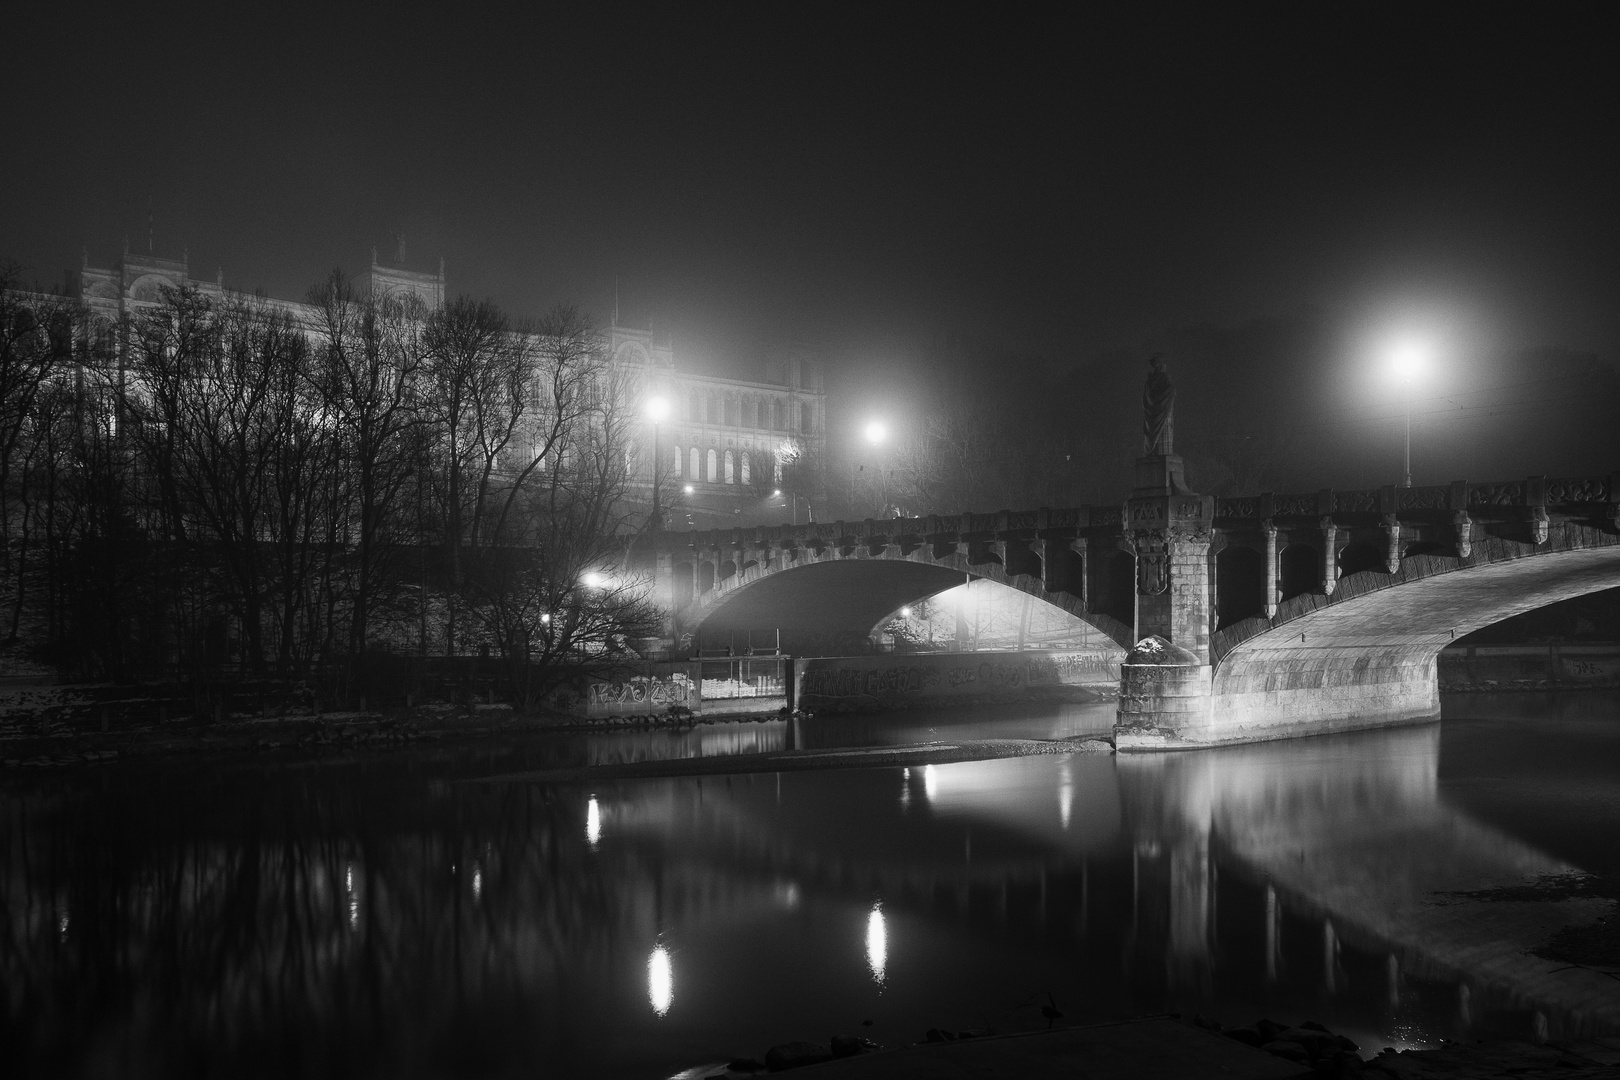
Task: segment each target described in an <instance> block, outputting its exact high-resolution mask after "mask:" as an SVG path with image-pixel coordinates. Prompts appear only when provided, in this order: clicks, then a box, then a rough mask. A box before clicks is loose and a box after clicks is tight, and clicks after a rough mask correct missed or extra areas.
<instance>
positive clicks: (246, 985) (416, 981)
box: [0, 777, 656, 1075]
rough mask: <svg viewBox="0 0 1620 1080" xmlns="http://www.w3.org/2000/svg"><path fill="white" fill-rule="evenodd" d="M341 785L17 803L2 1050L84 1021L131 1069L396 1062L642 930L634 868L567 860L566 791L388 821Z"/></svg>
mask: <svg viewBox="0 0 1620 1080" xmlns="http://www.w3.org/2000/svg"><path fill="white" fill-rule="evenodd" d="M330 779H332V780H336V778H335V777H333V778H330ZM347 787H348V785H347V784H346V783H345V782H343V781H337V782H329V783H323V784H319V785H311V786H309V787H306V788H303V789H300V790H295V791H286V790H282V791H278V792H276V795H278V796H280V797H281V801H280V802H278V803H276V804H275V805H274V806H273V809H272V808H271V807H266V809H265V812H264V813H263V814H262V815H260V814H256V813H253V812H251V811H247V810H244V809H242V804H241V803H240V802H237V801H232V800H224V802H225V803H226V804H227V805H226V806H223V807H220V808H219V809H222V810H225V811H226V814H225V815H224V816H219V815H214V816H212V817H210V816H207V815H204V816H200V817H194V816H193V815H192V814H191V813H189V812H187V811H185V810H182V809H181V808H179V807H172V808H171V807H161V806H160V807H156V808H153V809H152V810H150V811H148V812H146V813H136V814H134V815H133V816H125V817H123V818H121V819H119V820H96V819H92V818H87V817H84V816H81V813H80V811H81V809H83V808H80V807H75V806H73V805H64V806H60V807H57V808H55V809H52V808H50V807H48V806H46V807H43V808H41V807H32V806H31V807H30V809H31V811H32V812H31V813H30V817H31V819H32V820H33V821H34V822H35V824H34V825H33V826H32V827H31V828H30V829H29V830H28V831H27V833H26V834H25V833H24V832H22V831H20V830H18V829H11V830H8V832H7V833H6V835H5V839H4V865H5V867H6V872H5V875H4V887H3V891H0V895H3V896H4V898H5V918H4V921H3V933H4V935H5V937H4V941H3V944H0V948H3V950H4V952H5V954H6V956H7V957H8V960H7V971H8V981H9V985H10V990H11V994H10V997H9V1005H8V1008H7V1011H8V1016H7V1025H8V1027H9V1028H10V1029H11V1030H12V1031H13V1032H18V1033H26V1039H27V1042H26V1043H25V1044H24V1045H22V1046H21V1047H20V1048H19V1049H20V1051H21V1052H22V1054H23V1058H24V1060H25V1061H29V1060H32V1061H36V1062H43V1061H46V1060H52V1061H55V1062H57V1065H58V1067H59V1066H60V1064H61V1061H60V1058H58V1057H57V1056H56V1055H59V1054H62V1053H64V1052H66V1053H70V1054H71V1053H85V1052H87V1050H88V1048H86V1047H82V1046H81V1047H78V1048H73V1047H70V1045H69V1043H70V1040H69V1038H68V1037H67V1032H69V1031H70V1030H72V1028H73V1026H74V1025H76V1024H78V1023H81V1022H82V1020H83V1018H84V1016H85V1015H86V1014H87V1013H88V1014H92V1015H95V1016H96V1018H97V1022H98V1023H99V1024H100V1025H101V1026H102V1027H103V1028H104V1029H105V1031H106V1036H105V1037H106V1038H108V1039H110V1040H111V1041H112V1043H113V1044H115V1045H117V1046H118V1047H119V1053H120V1055H121V1056H122V1057H123V1058H124V1059H125V1060H126V1061H127V1062H129V1063H131V1064H134V1063H139V1068H140V1071H142V1072H146V1073H150V1074H152V1075H180V1074H188V1073H194V1072H195V1073H206V1074H211V1075H249V1074H253V1073H256V1072H261V1071H264V1072H269V1073H274V1074H277V1075H285V1074H287V1073H289V1072H299V1073H306V1072H315V1073H336V1072H340V1071H343V1070H344V1069H345V1068H348V1067H356V1068H357V1069H358V1071H360V1072H364V1073H370V1072H377V1073H390V1072H392V1073H395V1074H397V1073H398V1072H400V1071H403V1072H406V1073H410V1072H414V1071H417V1070H416V1069H415V1067H414V1066H413V1062H419V1061H421V1060H424V1058H423V1056H422V1055H429V1056H431V1055H433V1054H437V1053H439V1052H441V1051H442V1050H443V1048H444V1045H446V1044H448V1043H450V1042H452V1041H453V1039H454V1036H453V1031H454V1030H455V1029H456V1025H457V1024H458V1023H459V1022H460V1019H461V1013H462V1012H463V1011H464V1010H466V1009H467V1008H470V1007H473V1006H474V1004H475V1003H477V1002H479V1001H481V1000H488V999H495V998H499V997H500V996H501V995H503V994H506V993H510V992H516V993H518V994H519V995H522V996H528V997H538V998H541V999H546V1000H547V1004H548V1007H550V1008H552V1009H556V1010H558V1011H560V1012H562V1013H564V1014H566V1013H567V1012H568V1010H569V1008H570V1006H569V1004H568V995H567V992H566V986H565V983H566V982H567V979H568V978H569V973H570V972H572V971H576V970H578V967H577V966H578V965H579V964H581V963H584V964H587V965H589V964H592V963H595V962H599V961H600V959H601V957H602V956H603V955H605V954H606V953H608V952H609V951H610V950H611V949H612V947H613V946H614V944H615V943H616V942H618V941H620V940H622V939H624V938H629V937H635V938H645V939H647V940H651V938H652V936H653V935H654V934H655V933H656V927H651V926H649V925H648V905H647V898H648V896H649V895H650V894H651V893H652V891H653V886H652V876H653V875H654V874H655V872H656V871H655V869H654V868H653V867H651V866H649V865H647V864H645V863H644V862H643V861H642V860H640V859H639V858H638V857H637V856H636V854H635V853H634V852H628V853H625V855H624V856H623V857H621V858H620V859H617V860H612V859H607V860H604V859H603V858H602V857H600V856H593V855H592V854H591V853H590V852H588V851H587V850H586V849H585V846H584V845H583V843H582V842H581V837H582V834H583V821H582V818H581V813H580V808H579V807H578V806H577V805H576V804H575V802H574V801H573V800H569V801H568V802H562V801H556V802H553V801H551V800H549V799H546V798H545V797H543V796H541V795H539V793H537V792H536V791H535V790H534V789H528V788H512V787H491V788H482V789H476V793H474V794H472V795H470V796H469V798H470V800H471V803H472V804H474V805H471V806H469V805H466V804H464V803H462V802H461V801H460V800H459V799H458V800H452V799H448V798H446V799H441V800H439V801H438V802H436V803H433V804H430V806H429V807H427V808H425V809H424V811H423V812H422V813H420V814H418V815H416V816H415V820H410V821H404V822H401V821H394V820H386V815H384V814H382V813H379V812H377V811H376V810H375V809H372V808H369V807H367V806H366V805H365V804H364V802H363V801H362V800H361V799H359V798H357V797H356V796H355V795H354V794H353V792H352V790H346V788H347ZM24 801H26V800H24ZM391 806H393V807H394V808H396V809H397V804H391ZM469 810H470V811H472V812H473V813H474V816H475V818H476V820H477V822H478V824H477V825H476V826H474V827H472V828H465V827H463V826H462V825H461V824H460V823H459V819H460V817H461V814H462V813H463V812H466V811H469ZM232 811H234V812H232ZM23 812H24V808H23V806H22V805H20V804H19V803H17V802H14V803H13V805H12V806H11V807H9V808H8V813H7V817H8V818H9V819H10V820H12V821H18V820H20V818H21V815H22V813H23ZM34 813H37V814H38V815H39V816H38V817H33V814H34ZM227 837H229V838H230V839H227ZM47 898H48V899H47ZM407 1017H409V1018H411V1019H412V1021H413V1022H411V1023H406V1022H404V1020H405V1018H407ZM420 1020H425V1021H426V1022H425V1023H420V1024H419V1023H415V1022H414V1021H420ZM551 1034H552V1036H553V1037H555V1036H556V1034H557V1033H556V1032H553V1033H551ZM83 1060H85V1061H88V1059H83ZM22 1071H23V1072H24V1073H28V1072H32V1071H34V1070H31V1069H30V1068H28V1067H27V1066H26V1065H25V1067H24V1068H23V1070H22ZM52 1071H56V1070H55V1069H53V1070H52ZM62 1071H67V1072H77V1071H79V1070H78V1069H76V1068H75V1069H65V1070H62Z"/></svg>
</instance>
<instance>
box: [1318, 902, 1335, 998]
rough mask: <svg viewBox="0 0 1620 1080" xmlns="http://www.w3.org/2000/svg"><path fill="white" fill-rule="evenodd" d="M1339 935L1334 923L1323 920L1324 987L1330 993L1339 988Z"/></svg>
mask: <svg viewBox="0 0 1620 1080" xmlns="http://www.w3.org/2000/svg"><path fill="white" fill-rule="evenodd" d="M1338 969H1339V934H1338V932H1337V931H1336V930H1334V929H1333V923H1332V922H1331V921H1329V920H1327V919H1323V920H1322V985H1323V987H1325V988H1326V990H1327V992H1328V993H1330V994H1331V993H1333V992H1334V991H1335V990H1337V989H1338V988H1339V970H1338Z"/></svg>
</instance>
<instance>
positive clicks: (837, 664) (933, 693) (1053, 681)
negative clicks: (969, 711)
mask: <svg viewBox="0 0 1620 1080" xmlns="http://www.w3.org/2000/svg"><path fill="white" fill-rule="evenodd" d="M1123 656H1124V650H1122V649H1118V648H1113V647H1103V648H1097V649H1090V650H1073V651H1059V650H1038V651H1037V650H1027V651H1024V652H1002V653H983V652H979V653H907V654H892V655H888V656H847V657H836V656H830V657H812V658H807V659H802V660H797V661H795V662H794V665H793V678H794V686H795V694H794V700H795V702H796V703H797V705H798V707H799V708H803V709H811V710H816V709H821V710H828V711H844V710H854V709H879V708H881V709H896V708H910V707H914V706H918V705H942V704H947V703H951V702H960V703H967V702H977V701H994V700H1009V699H1015V698H1018V697H1021V696H1024V695H1026V694H1028V693H1030V692H1031V691H1035V692H1042V691H1059V690H1060V688H1063V687H1096V688H1099V689H1103V690H1106V691H1107V692H1109V693H1112V692H1113V691H1114V689H1115V688H1116V687H1117V686H1118V685H1119V664H1120V660H1121V659H1122V658H1123Z"/></svg>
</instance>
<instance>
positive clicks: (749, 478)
mask: <svg viewBox="0 0 1620 1080" xmlns="http://www.w3.org/2000/svg"><path fill="white" fill-rule="evenodd" d="M751 464H752V462H750V461H749V460H748V451H746V450H744V451H743V455H742V482H743V483H745V484H752V483H753V482H754V477H753V469H751V468H749V466H750V465H751Z"/></svg>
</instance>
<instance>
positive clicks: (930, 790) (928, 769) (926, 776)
mask: <svg viewBox="0 0 1620 1080" xmlns="http://www.w3.org/2000/svg"><path fill="white" fill-rule="evenodd" d="M923 794H924V795H926V796H928V801H929V802H933V801H934V797H935V796H937V795H938V794H939V780H938V779H937V778H936V777H935V776H934V767H933V766H932V765H924V766H923Z"/></svg>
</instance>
